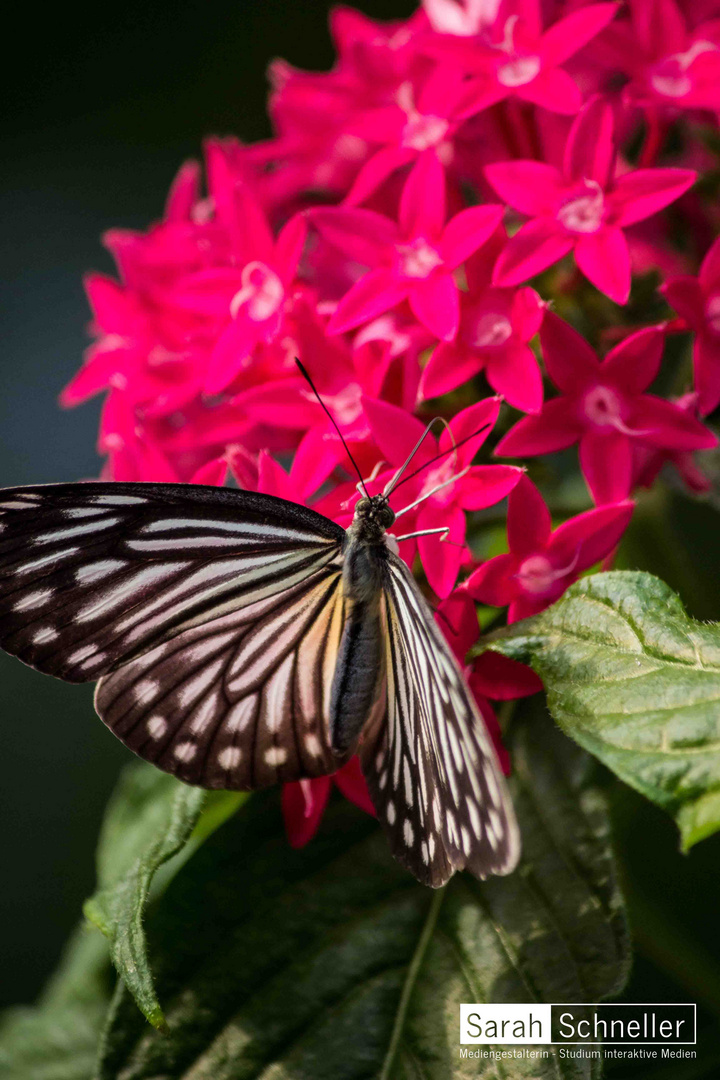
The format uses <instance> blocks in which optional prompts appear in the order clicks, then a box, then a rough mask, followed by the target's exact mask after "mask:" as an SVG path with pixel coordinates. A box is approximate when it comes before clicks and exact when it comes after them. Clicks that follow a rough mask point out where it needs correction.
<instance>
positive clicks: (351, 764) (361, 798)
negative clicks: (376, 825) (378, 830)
mask: <svg viewBox="0 0 720 1080" xmlns="http://www.w3.org/2000/svg"><path fill="white" fill-rule="evenodd" d="M333 780H334V781H335V783H336V784H337V786H338V788H339V789H340V791H341V792H342V793H343V795H344V796H345V798H346V799H349V800H350V802H352V803H355V805H356V806H359V807H360V809H361V810H364V811H365V813H366V814H372V815H373V817H374V816H375V807H374V806H373V804H372V799H371V798H370V792H369V791H368V787H367V784H366V783H365V777H364V776H363V774H362V770H361V768H360V760H359V758H358V757H351V758H350V760H349V761H348V763H347V765H343V767H342V769H340V770H339V771H338V772H336V773H334V774H333Z"/></svg>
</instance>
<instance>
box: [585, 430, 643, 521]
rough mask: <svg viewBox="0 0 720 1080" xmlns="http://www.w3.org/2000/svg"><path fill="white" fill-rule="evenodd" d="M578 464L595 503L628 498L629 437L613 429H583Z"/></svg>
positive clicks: (629, 470) (630, 469) (630, 451)
mask: <svg viewBox="0 0 720 1080" xmlns="http://www.w3.org/2000/svg"><path fill="white" fill-rule="evenodd" d="M580 468H581V469H582V472H583V476H584V477H585V480H586V481H587V486H588V487H589V489H590V492H591V494H592V497H593V499H594V500H595V502H596V503H597V504H598V505H600V504H601V503H616V502H620V501H621V500H622V499H625V498H627V496H628V495H629V493H630V487H631V484H632V446H631V442H630V439H629V438H628V436H627V435H622V434H621V433H620V432H616V431H611V432H607V433H606V432H598V431H597V430H596V429H594V428H593V429H590V430H588V431H586V432H585V434H584V435H583V437H582V439H581V440H580Z"/></svg>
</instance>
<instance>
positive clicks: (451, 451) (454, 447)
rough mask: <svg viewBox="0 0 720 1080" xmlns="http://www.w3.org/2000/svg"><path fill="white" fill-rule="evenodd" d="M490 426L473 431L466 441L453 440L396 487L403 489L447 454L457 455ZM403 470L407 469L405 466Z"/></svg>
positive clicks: (486, 425)
mask: <svg viewBox="0 0 720 1080" xmlns="http://www.w3.org/2000/svg"><path fill="white" fill-rule="evenodd" d="M490 426H491V425H490V424H484V425H483V427H481V428H478V430H477V431H473V433H472V435H466V436H465V438H464V439H461V440H460V442H457V443H456V442H455V440H454V439H453V445H452V446H450V447H448V449H447V450H442V451H441V452H440V453H439V454H436V455H435V457H431V458H430V460H429V461H424V462H423V464H422V465H421V466H420V467H419V468H418V469H415V471H414V472H411V473H410V475H409V476H404V477H403V478H402V480H401V481H400V482H399V483H398V484H396V485H394V486H396V487H401V486H402V484H406V483H407V481H408V480H412V478H413V477H414V476H417V474H418V473H421V472H422V471H423V469H427V467H428V465H433V464H434V463H435V462H436V461H439V460H440V458H444V457H445V455H446V454H457V452H458V450H459V449H460V447H461V446H464V445H465V443H468V442H470V440H471V439H476V438H477V437H478V435H482V433H483V431H487V429H488V428H489V427H490ZM406 464H407V463H406ZM403 468H405V466H404V465H403Z"/></svg>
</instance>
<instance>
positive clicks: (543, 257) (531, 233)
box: [493, 217, 575, 285]
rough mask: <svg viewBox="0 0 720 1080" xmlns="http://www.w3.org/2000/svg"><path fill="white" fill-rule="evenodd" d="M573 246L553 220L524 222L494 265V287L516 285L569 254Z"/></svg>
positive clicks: (567, 236)
mask: <svg viewBox="0 0 720 1080" xmlns="http://www.w3.org/2000/svg"><path fill="white" fill-rule="evenodd" d="M574 243H575V239H574V237H572V236H570V235H569V234H568V233H567V232H566V231H565V229H563V228H562V226H561V225H560V224H559V222H557V221H556V220H555V219H554V218H547V217H540V218H536V219H535V220H534V221H528V222H527V224H525V225H523V226H522V228H520V229H519V230H518V231H517V232H516V233H515V235H514V236H511V237H510V239H509V240H508V242H507V246H506V247H505V248H504V250H503V251H502V252H501V254H500V258H499V259H498V261H497V262H496V264H495V270H494V273H493V283H494V284H495V285H520V284H522V282H523V281H527V279H528V278H531V277H534V276H535V275H536V274H539V273H540V272H541V271H542V270H547V268H548V266H552V265H553V263H556V262H558V261H559V260H560V259H562V258H563V256H564V255H567V253H568V252H569V251H572V249H573V245H574Z"/></svg>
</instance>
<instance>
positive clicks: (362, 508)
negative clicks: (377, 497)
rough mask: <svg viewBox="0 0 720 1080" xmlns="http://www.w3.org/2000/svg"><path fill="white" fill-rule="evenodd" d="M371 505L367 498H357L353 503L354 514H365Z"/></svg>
mask: <svg viewBox="0 0 720 1080" xmlns="http://www.w3.org/2000/svg"><path fill="white" fill-rule="evenodd" d="M371 506H372V503H371V502H370V500H369V499H359V500H358V502H357V503H356V505H355V513H356V514H367V513H368V511H369V509H370V507H371Z"/></svg>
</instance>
